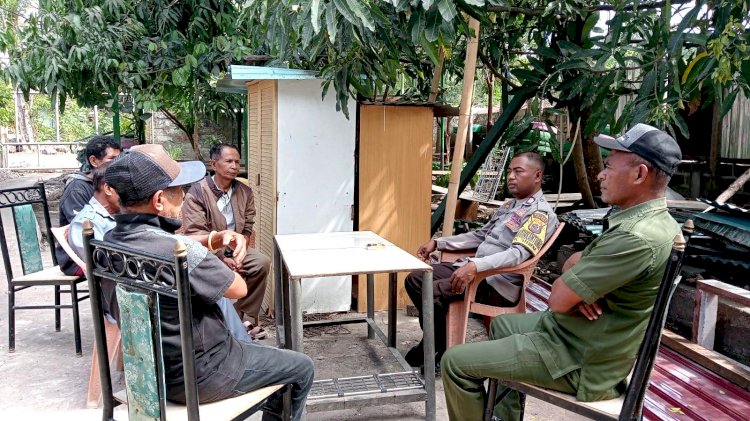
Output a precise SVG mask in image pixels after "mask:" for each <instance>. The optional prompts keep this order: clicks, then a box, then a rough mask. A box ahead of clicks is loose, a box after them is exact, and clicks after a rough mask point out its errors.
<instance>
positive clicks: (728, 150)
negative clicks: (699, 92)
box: [721, 92, 750, 159]
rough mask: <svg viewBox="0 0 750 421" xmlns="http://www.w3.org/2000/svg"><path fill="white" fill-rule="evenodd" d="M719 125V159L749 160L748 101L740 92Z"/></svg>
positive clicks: (749, 121)
mask: <svg viewBox="0 0 750 421" xmlns="http://www.w3.org/2000/svg"><path fill="white" fill-rule="evenodd" d="M721 124H722V127H721V157H722V158H741V159H748V158H750V99H748V98H746V97H745V95H744V94H743V93H742V92H740V93H739V94H738V95H737V98H736V99H735V100H734V105H732V109H731V110H730V111H729V112H728V113H727V115H726V116H724V120H723V121H722V123H721Z"/></svg>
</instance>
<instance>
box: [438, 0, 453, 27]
mask: <svg viewBox="0 0 750 421" xmlns="http://www.w3.org/2000/svg"><path fill="white" fill-rule="evenodd" d="M438 10H439V11H440V14H441V15H442V16H443V19H444V20H446V21H448V22H450V21H452V20H453V19H455V17H456V15H457V12H456V6H455V5H454V4H453V0H438Z"/></svg>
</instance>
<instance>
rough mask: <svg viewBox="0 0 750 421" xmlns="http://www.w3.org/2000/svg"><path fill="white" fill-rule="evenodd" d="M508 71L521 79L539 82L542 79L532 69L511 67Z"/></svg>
mask: <svg viewBox="0 0 750 421" xmlns="http://www.w3.org/2000/svg"><path fill="white" fill-rule="evenodd" d="M510 72H511V73H512V74H513V76H515V77H517V78H518V79H520V80H523V81H531V82H541V80H542V79H541V77H540V76H539V74H538V73H537V72H535V71H533V70H529V69H523V68H519V69H511V71H510Z"/></svg>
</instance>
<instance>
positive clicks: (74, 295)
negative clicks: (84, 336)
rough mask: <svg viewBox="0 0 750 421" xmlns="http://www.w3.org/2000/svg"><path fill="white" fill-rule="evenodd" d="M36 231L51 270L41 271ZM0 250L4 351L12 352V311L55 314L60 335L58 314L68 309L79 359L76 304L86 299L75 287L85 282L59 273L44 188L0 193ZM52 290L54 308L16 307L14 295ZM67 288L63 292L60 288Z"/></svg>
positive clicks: (38, 241)
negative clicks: (14, 259) (65, 297)
mask: <svg viewBox="0 0 750 421" xmlns="http://www.w3.org/2000/svg"><path fill="white" fill-rule="evenodd" d="M33 205H37V206H40V207H41V210H42V218H43V219H44V221H43V224H39V222H38V221H37V219H38V218H37V216H36V213H35V212H34V206H33ZM4 209H8V210H10V213H11V216H12V218H13V224H12V226H13V232H6V229H5V228H6V226H5V224H4V221H3V213H5V211H4ZM40 228H41V229H43V230H44V231H42V232H44V233H45V234H46V238H47V242H48V249H49V252H50V255H51V256H52V264H53V265H54V266H52V267H48V268H45V267H44V264H43V261H42V238H40ZM14 237H15V240H16V245H17V248H13V249H12V250H11V243H10V241H12V240H13V238H14ZM0 247H1V248H2V254H3V263H4V264H5V276H6V278H7V280H8V351H9V352H15V350H16V311H17V310H42V309H54V310H55V330H56V331H58V332H59V331H60V325H61V323H60V310H61V309H64V308H70V309H72V310H73V331H74V336H75V347H76V355H78V356H81V355H82V353H81V325H80V321H79V313H78V303H79V302H80V301H82V300H85V299H86V298H88V295H80V294H87V293H88V291H87V290H82V291H81V290H79V289H78V284H79V283H80V282H83V281H84V280H85V279H86V278H84V277H82V276H68V275H65V274H64V273H62V271H61V270H60V267H59V266H58V265H57V258H56V257H55V253H54V250H55V244H54V237H53V235H52V226H51V224H50V217H49V209H48V208H47V196H46V195H45V192H44V184H43V183H41V182H40V183H37V184H35V185H34V186H32V187H22V188H15V189H6V190H0ZM11 252H12V253H13V254H17V256H18V257H20V261H21V270H22V273H23V274H19V275H18V276H16V275H14V273H13V267H14V266H16V268H17V265H14V264H13V263H11ZM50 286H52V287H54V296H55V302H54V304H44V305H19V304H17V303H16V295H17V294H18V293H19V292H21V291H23V290H26V289H29V288H32V287H45V288H48V287H50ZM63 287H67V288H63ZM61 294H70V301H71V303H70V304H61V303H60V295H61Z"/></svg>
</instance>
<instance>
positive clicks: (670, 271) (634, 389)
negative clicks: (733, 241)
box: [484, 219, 694, 421]
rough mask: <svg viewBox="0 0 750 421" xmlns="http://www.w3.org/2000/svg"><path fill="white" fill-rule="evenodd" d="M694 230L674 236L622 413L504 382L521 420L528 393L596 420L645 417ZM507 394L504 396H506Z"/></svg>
mask: <svg viewBox="0 0 750 421" xmlns="http://www.w3.org/2000/svg"><path fill="white" fill-rule="evenodd" d="M693 229H694V226H693V221H692V220H690V219H688V220H687V221H685V224H684V225H683V228H682V235H677V236H676V237H675V239H674V243H673V246H672V252H671V253H670V255H669V259H668V260H667V267H666V268H665V270H664V275H663V276H662V281H661V283H660V285H659V290H658V292H657V295H656V300H655V302H654V309H653V311H652V313H651V317H650V318H649V321H648V325H647V327H646V332H645V334H644V336H643V341H642V342H641V345H640V347H639V349H638V358H637V360H636V363H635V366H634V368H633V371H632V376H631V378H630V381H629V382H628V386H627V390H626V391H625V398H624V402H623V404H622V408H621V409H620V414H619V415H618V416H617V417H614V416H612V415H611V414H607V413H605V412H602V411H599V410H597V409H595V408H592V407H590V406H587V405H586V403H585V402H578V401H577V400H576V399H575V396H572V395H570V396H568V395H565V398H562V397H560V396H559V395H561V393H560V392H556V391H550V390H547V389H544V388H541V387H538V386H534V385H531V384H527V383H520V382H510V381H506V382H502V383H503V385H505V386H506V387H507V389H506V393H505V394H507V392H508V391H509V390H511V389H513V390H516V391H518V392H519V393H520V394H521V419H522V420H523V408H524V405H525V401H526V395H530V396H533V397H535V398H538V399H541V400H544V401H546V402H549V403H551V404H553V405H556V406H560V407H561V408H564V409H567V410H569V411H572V412H575V413H577V414H580V415H583V416H586V417H589V418H593V419H602V420H619V421H633V420H639V419H641V418H642V410H643V400H644V398H645V396H646V390H647V389H648V383H649V378H650V377H651V370H652V369H653V367H654V363H655V362H656V354H657V352H658V350H659V344H660V342H661V334H662V329H663V328H664V324H665V322H666V320H667V310H668V309H669V304H670V301H671V299H672V296H673V295H674V292H675V291H676V290H677V285H679V283H680V280H681V276H680V269H681V267H682V258H683V256H684V253H685V247H686V245H687V243H688V241H690V236H691V235H692V233H693ZM497 384H498V381H497V380H496V379H491V380H490V385H489V391H488V394H487V396H488V398H487V404H486V406H485V412H484V420H485V421H490V420H491V419H492V413H493V409H494V403H495V402H497V399H490V398H489V397H490V396H495V395H496V393H497ZM505 394H504V395H505ZM504 395H503V396H502V397H504ZM502 397H501V398H502Z"/></svg>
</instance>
